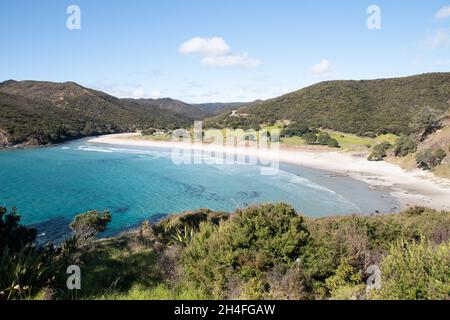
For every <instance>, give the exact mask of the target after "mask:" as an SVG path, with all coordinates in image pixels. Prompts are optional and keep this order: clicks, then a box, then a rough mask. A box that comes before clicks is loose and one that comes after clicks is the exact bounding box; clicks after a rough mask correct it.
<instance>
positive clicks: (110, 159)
mask: <svg viewBox="0 0 450 320" xmlns="http://www.w3.org/2000/svg"><path fill="white" fill-rule="evenodd" d="M260 172H261V170H260V167H258V166H257V165H248V164H242V165H205V164H202V165H176V164H174V163H173V162H172V161H171V151H170V150H167V149H158V148H138V147H125V146H123V147H122V146H108V145H95V144H88V143H87V141H86V140H79V141H75V142H72V143H68V144H64V145H59V146H55V147H51V148H37V149H29V150H14V151H2V152H0V206H6V207H13V206H15V207H17V210H18V212H19V213H20V214H21V216H22V222H23V223H25V224H28V225H33V226H35V227H37V229H38V230H39V233H40V239H41V240H55V241H57V240H60V239H61V238H63V237H64V236H66V235H68V234H69V232H70V231H69V229H68V224H69V223H70V221H71V220H72V218H73V217H74V216H75V215H76V214H78V213H81V212H85V211H88V210H93V209H98V210H103V209H108V210H110V212H111V213H112V216H113V221H112V223H111V225H110V227H109V229H108V231H107V233H106V235H112V234H116V233H117V232H120V231H122V230H126V229H129V228H133V227H135V226H137V225H138V224H139V223H141V222H142V221H143V220H145V219H150V220H157V219H159V218H161V217H164V216H165V215H168V214H171V213H177V212H181V211H184V210H192V209H196V208H210V209H213V210H222V211H233V210H235V209H236V208H239V207H244V206H247V205H250V204H254V203H265V202H275V201H283V202H287V203H289V204H292V205H293V206H294V207H295V208H296V209H297V210H298V212H301V213H303V214H305V215H308V216H314V217H317V216H327V215H337V214H350V213H364V214H368V213H372V212H375V211H380V212H390V211H395V210H396V202H395V200H394V199H393V198H392V197H391V196H389V195H388V194H386V193H383V192H379V191H373V190H370V189H369V186H368V185H366V184H364V183H362V182H359V181H356V180H353V179H351V178H348V177H337V176H335V175H332V174H330V173H328V172H324V171H318V170H311V169H307V168H302V167H297V166H292V165H281V168H280V170H279V171H277V173H276V174H275V175H269V176H267V175H261V174H260Z"/></svg>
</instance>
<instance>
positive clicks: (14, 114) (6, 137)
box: [0, 81, 190, 146]
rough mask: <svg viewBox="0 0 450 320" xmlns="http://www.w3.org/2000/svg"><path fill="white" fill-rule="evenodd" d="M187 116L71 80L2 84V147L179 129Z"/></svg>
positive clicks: (0, 116)
mask: <svg viewBox="0 0 450 320" xmlns="http://www.w3.org/2000/svg"><path fill="white" fill-rule="evenodd" d="M189 120H190V119H188V118H187V117H185V116H183V115H180V114H177V113H174V112H168V111H167V110H166V109H163V108H161V107H159V106H158V105H149V104H147V105H142V104H140V103H139V102H133V101H128V102H127V103H124V101H123V100H120V99H118V98H115V97H113V96H110V95H108V94H106V93H104V92H101V91H96V90H92V89H88V88H85V87H82V86H80V85H78V84H76V83H73V82H66V83H52V82H38V81H21V82H17V81H6V82H3V83H0V146H10V145H16V144H27V145H42V144H50V143H57V142H61V141H65V140H70V139H74V138H80V137H85V136H92V135H98V134H105V133H115V132H126V131H133V130H136V129H139V128H148V127H165V128H176V127H179V126H183V125H188V124H189V123H190V121H189Z"/></svg>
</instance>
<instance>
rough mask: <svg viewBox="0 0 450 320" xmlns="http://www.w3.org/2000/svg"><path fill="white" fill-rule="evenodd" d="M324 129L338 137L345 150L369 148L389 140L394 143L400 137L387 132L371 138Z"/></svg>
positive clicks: (332, 135)
mask: <svg viewBox="0 0 450 320" xmlns="http://www.w3.org/2000/svg"><path fill="white" fill-rule="evenodd" d="M323 131H325V132H327V133H328V134H329V135H330V136H331V137H332V138H334V139H336V140H337V141H338V142H339V145H340V146H341V148H342V149H345V150H368V149H369V148H372V147H373V146H375V145H377V144H378V143H381V142H389V143H391V144H394V143H395V141H397V139H398V136H396V135H394V134H385V135H381V136H378V137H376V138H369V137H359V136H357V135H355V134H350V133H342V132H337V131H331V130H323Z"/></svg>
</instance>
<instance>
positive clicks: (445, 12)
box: [434, 6, 450, 20]
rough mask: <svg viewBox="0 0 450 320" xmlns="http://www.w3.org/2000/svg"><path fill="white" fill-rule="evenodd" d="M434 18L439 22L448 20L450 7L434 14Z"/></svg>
mask: <svg viewBox="0 0 450 320" xmlns="http://www.w3.org/2000/svg"><path fill="white" fill-rule="evenodd" d="M434 17H435V18H436V19H438V20H443V19H447V18H449V17H450V6H445V7H442V8H440V9H439V10H438V11H436V13H435V14H434Z"/></svg>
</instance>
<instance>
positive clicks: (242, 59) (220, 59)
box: [202, 53, 261, 68]
mask: <svg viewBox="0 0 450 320" xmlns="http://www.w3.org/2000/svg"><path fill="white" fill-rule="evenodd" d="M260 63H261V61H260V60H258V59H252V58H250V57H249V56H248V53H243V54H236V55H227V56H214V57H212V56H211V57H205V58H203V60H202V64H203V65H205V66H211V67H232V66H242V67H249V68H251V67H256V66H258V65H259V64H260Z"/></svg>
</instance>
